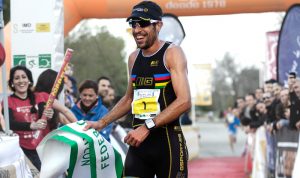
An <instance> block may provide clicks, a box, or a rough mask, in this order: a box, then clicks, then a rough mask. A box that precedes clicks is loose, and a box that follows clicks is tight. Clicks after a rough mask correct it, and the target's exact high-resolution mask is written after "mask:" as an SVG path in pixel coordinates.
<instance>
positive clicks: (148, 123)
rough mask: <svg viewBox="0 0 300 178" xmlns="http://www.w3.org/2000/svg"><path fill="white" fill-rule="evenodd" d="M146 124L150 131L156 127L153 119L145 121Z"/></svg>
mask: <svg viewBox="0 0 300 178" xmlns="http://www.w3.org/2000/svg"><path fill="white" fill-rule="evenodd" d="M145 123H146V126H147V128H148V129H152V128H153V127H155V123H154V121H153V120H152V119H147V120H146V121H145Z"/></svg>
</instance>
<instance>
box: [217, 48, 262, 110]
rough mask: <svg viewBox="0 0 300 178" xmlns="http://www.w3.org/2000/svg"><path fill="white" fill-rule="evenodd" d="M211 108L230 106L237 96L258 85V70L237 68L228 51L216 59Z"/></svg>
mask: <svg viewBox="0 0 300 178" xmlns="http://www.w3.org/2000/svg"><path fill="white" fill-rule="evenodd" d="M213 86H214V91H213V108H214V110H224V109H227V108H228V107H232V106H233V104H234V102H235V99H236V98H237V97H238V96H242V97H243V96H245V95H246V94H247V93H249V92H254V90H255V89H256V88H258V87H259V70H258V69H257V68H255V67H250V68H243V69H241V70H240V69H239V66H238V65H237V64H236V63H235V61H234V58H233V57H232V56H230V54H229V53H226V54H225V55H224V58H223V59H222V60H220V61H217V65H216V68H215V69H214V71H213Z"/></svg>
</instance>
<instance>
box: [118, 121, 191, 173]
mask: <svg viewBox="0 0 300 178" xmlns="http://www.w3.org/2000/svg"><path fill="white" fill-rule="evenodd" d="M187 162H188V151H187V147H186V142H185V139H184V136H183V133H182V131H181V127H180V126H168V127H162V128H156V129H154V130H153V131H151V133H150V134H149V135H148V137H147V138H146V139H145V140H144V142H143V143H141V145H140V146H139V147H130V148H129V150H128V153H127V156H126V160H125V167H124V171H123V176H124V177H126V176H128V177H129V176H131V177H139V178H153V177H154V175H156V176H157V178H187V177H188V169H187Z"/></svg>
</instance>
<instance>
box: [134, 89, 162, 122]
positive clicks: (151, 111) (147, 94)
mask: <svg viewBox="0 0 300 178" xmlns="http://www.w3.org/2000/svg"><path fill="white" fill-rule="evenodd" d="M159 94H160V90H159V89H138V90H134V96H133V102H132V114H134V115H135V117H136V118H139V119H149V118H154V117H155V116H156V115H157V114H159V113H160V104H159V102H158V98H159Z"/></svg>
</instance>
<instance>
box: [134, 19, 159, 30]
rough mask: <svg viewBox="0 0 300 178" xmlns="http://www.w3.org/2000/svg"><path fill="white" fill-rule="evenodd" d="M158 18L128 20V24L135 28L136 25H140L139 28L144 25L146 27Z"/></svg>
mask: <svg viewBox="0 0 300 178" xmlns="http://www.w3.org/2000/svg"><path fill="white" fill-rule="evenodd" d="M157 22H158V20H132V19H131V20H129V26H130V27H131V28H136V27H137V26H138V27H141V28H145V27H148V26H149V25H151V24H155V23H157Z"/></svg>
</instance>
